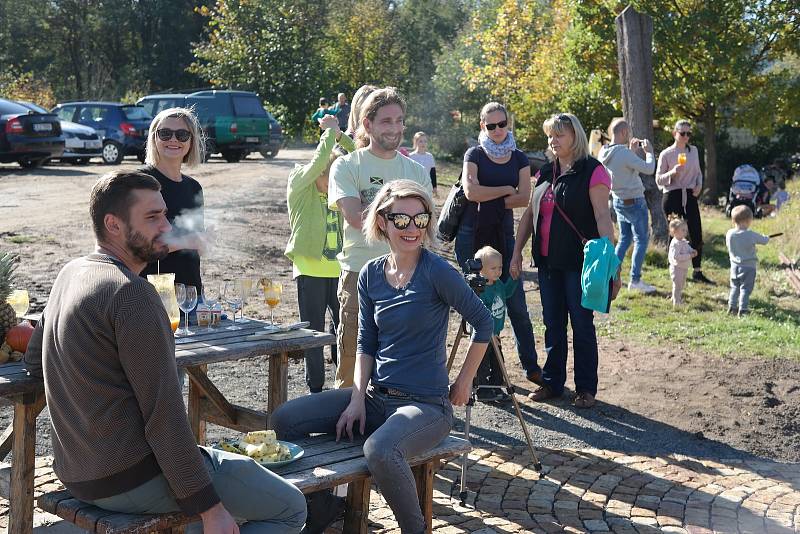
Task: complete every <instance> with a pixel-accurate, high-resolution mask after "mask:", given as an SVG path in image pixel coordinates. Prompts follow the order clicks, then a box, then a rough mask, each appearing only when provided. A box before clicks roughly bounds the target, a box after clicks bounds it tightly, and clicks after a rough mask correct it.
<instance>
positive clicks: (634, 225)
mask: <svg viewBox="0 0 800 534" xmlns="http://www.w3.org/2000/svg"><path fill="white" fill-rule="evenodd" d="M614 211H615V212H616V213H617V222H618V223H619V243H617V248H616V250H615V252H616V253H617V257H618V258H619V261H622V260H623V259H624V258H625V254H626V253H627V252H628V248H630V246H631V241H632V242H633V258H632V259H631V281H633V282H638V281H639V280H641V279H642V265H643V264H644V255H645V253H646V252H647V243H648V241H649V240H650V232H649V227H648V211H647V201H646V200H645V199H644V197H640V198H635V199H633V204H625V203H624V202H623V201H622V199H619V198H617V197H614Z"/></svg>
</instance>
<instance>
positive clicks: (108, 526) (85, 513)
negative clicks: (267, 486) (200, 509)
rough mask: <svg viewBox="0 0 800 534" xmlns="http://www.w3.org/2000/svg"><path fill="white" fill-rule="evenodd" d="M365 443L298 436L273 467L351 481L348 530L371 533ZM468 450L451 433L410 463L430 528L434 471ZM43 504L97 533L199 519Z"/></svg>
mask: <svg viewBox="0 0 800 534" xmlns="http://www.w3.org/2000/svg"><path fill="white" fill-rule="evenodd" d="M362 444H363V440H361V441H356V442H353V443H350V442H349V441H344V440H343V441H340V442H339V443H336V442H335V441H334V440H333V438H332V437H331V436H317V437H313V438H309V439H306V440H303V441H299V442H298V445H300V446H301V447H303V449H304V450H305V454H304V455H303V457H302V458H300V459H299V460H297V461H295V462H292V463H290V464H288V465H285V466H283V467H279V468H277V469H275V470H274V471H275V472H276V473H278V474H279V475H281V476H283V477H284V478H285V479H286V480H288V481H289V482H291V483H292V484H294V485H295V486H296V487H297V488H298V489H300V490H301V491H302V492H303V493H304V494H308V493H314V492H316V491H319V490H323V489H330V488H334V487H336V486H339V485H340V484H348V483H349V488H348V495H347V507H346V510H345V519H344V527H343V533H346V534H351V533H352V534H366V532H367V514H368V513H369V496H370V488H371V486H372V482H371V479H370V474H369V471H368V470H367V463H366V460H365V459H364V453H363V448H362ZM469 450H470V444H469V442H468V441H466V440H464V439H461V438H457V437H454V436H449V437H447V438H445V440H444V441H442V443H440V444H439V445H438V446H437V447H436V448H434V449H433V450H430V451H428V452H427V453H425V454H422V455H420V456H417V457H415V458H412V459H411V461H410V462H409V463H410V465H411V467H412V470H413V471H414V477H415V478H416V481H417V493H418V495H419V501H420V506H421V507H422V513H423V515H424V516H425V520H426V523H427V525H428V532H430V531H431V523H432V516H433V476H434V473H435V470H436V468H437V467H438V463H439V461H440V460H444V459H449V458H453V457H455V456H458V455H460V454H462V453H465V452H468V451H469ZM38 504H39V508H41V509H42V510H44V511H46V512H50V513H51V514H55V515H57V516H59V517H61V518H63V519H64V520H66V521H69V522H71V523H74V524H75V525H76V526H78V527H80V528H82V529H84V530H87V531H89V532H95V533H97V534H121V533H126V534H146V533H149V532H159V533H164V534H177V533H179V532H182V531H183V527H184V526H185V525H186V524H187V523H190V522H192V521H196V520H197V519H198V518H197V517H187V516H186V515H184V514H182V513H180V512H176V513H170V514H154V515H132V514H121V513H115V512H109V511H107V510H103V509H101V508H97V507H96V506H92V505H90V504H87V503H84V502H82V501H79V500H77V499H75V498H73V497H72V495H71V494H70V493H69V491H67V490H63V491H55V492H51V493H46V494H43V495H41V496H40V497H39V499H38Z"/></svg>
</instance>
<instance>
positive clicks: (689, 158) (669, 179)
mask: <svg viewBox="0 0 800 534" xmlns="http://www.w3.org/2000/svg"><path fill="white" fill-rule="evenodd" d="M687 148H689V149H690V150H689V151H688V152H687V151H686V149H679V148H678V147H677V146H675V145H672V146H669V147H667V148H665V149H664V150H662V151H661V154H659V155H658V167H656V184H658V185H659V186H661V189H662V190H664V191H672V190H673V189H694V188H695V187H700V186H702V185H703V172H702V171H701V170H700V156H699V153H698V152H697V147H696V146H692V145H688V146H687ZM681 152H685V153H686V163H685V164H684V165H683V169H681V172H680V173H676V172H674V171H673V169H674V168H675V165H677V164H678V154H680V153H681Z"/></svg>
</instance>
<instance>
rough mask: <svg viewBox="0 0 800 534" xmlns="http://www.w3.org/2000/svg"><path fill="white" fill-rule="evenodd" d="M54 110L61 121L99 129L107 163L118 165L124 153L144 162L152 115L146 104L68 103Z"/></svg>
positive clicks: (104, 158)
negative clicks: (142, 105) (145, 106)
mask: <svg viewBox="0 0 800 534" xmlns="http://www.w3.org/2000/svg"><path fill="white" fill-rule="evenodd" d="M53 113H55V114H56V115H58V118H59V119H61V120H64V121H72V122H77V123H78V124H83V125H84V126H90V127H92V128H94V129H95V130H97V133H98V135H99V136H100V138H101V139H102V140H103V151H102V158H103V161H104V162H105V163H108V164H113V165H116V164H118V163H120V162H122V159H123V158H124V157H125V156H136V157H137V158H139V161H142V162H143V161H144V149H145V144H146V143H147V132H148V131H149V130H150V122H151V121H152V120H153V117H151V116H150V115H149V114H148V113H147V111H145V109H144V108H143V107H141V106H137V105H134V104H120V103H116V102H67V103H64V104H59V105H57V106H56V107H55V108H53Z"/></svg>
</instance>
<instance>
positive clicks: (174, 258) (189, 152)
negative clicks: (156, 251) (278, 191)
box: [139, 108, 207, 295]
mask: <svg viewBox="0 0 800 534" xmlns="http://www.w3.org/2000/svg"><path fill="white" fill-rule="evenodd" d="M203 150H204V145H203V139H202V135H201V130H200V123H199V122H198V121H197V117H196V116H195V114H194V113H193V112H192V111H191V110H189V109H186V108H170V109H165V110H164V111H162V112H161V113H159V114H158V115H156V117H155V118H154V119H153V122H152V123H151V124H150V132H149V133H148V134H147V148H146V156H145V163H146V164H147V165H146V166H145V167H143V168H142V169H139V170H140V171H141V172H143V173H145V174H149V175H150V176H152V177H153V178H155V179H156V180H158V182H159V183H160V184H161V196H163V197H164V202H165V203H166V204H167V219H168V220H169V222H170V224H171V225H172V233H171V234H170V235H171V238H170V239H169V241H168V244H169V250H170V253H169V255H168V256H167V257H166V258H164V259H163V260H161V262H160V265H159V264H158V263H155V262H154V263H150V264H148V265H147V267H145V269H144V271H142V273H141V274H142V276H146V275H148V274H155V273H157V272H162V273H175V282H176V283H180V284H186V285H192V286H195V287H196V288H197V294H198V295H202V292H203V283H202V280H201V279H200V255H201V254H202V253H203V252H204V250H205V247H206V244H207V236H206V234H205V232H204V229H205V222H204V218H203V188H202V187H201V186H200V184H199V183H198V182H197V180H195V179H194V178H191V177H189V176H186V175H185V174H183V173H182V172H181V167H182V166H183V164H184V163H185V164H186V165H187V166H189V167H194V166H196V165H198V164H200V163H202V161H203ZM159 269H160V271H159Z"/></svg>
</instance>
